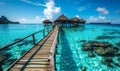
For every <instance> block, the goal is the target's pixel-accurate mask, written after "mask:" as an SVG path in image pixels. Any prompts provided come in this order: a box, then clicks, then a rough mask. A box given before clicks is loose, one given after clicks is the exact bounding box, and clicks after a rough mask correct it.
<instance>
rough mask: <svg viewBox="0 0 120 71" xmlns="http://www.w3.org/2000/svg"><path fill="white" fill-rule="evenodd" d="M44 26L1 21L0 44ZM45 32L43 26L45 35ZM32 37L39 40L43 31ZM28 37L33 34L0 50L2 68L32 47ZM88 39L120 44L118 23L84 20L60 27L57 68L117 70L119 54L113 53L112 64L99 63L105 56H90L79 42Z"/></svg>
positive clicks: (13, 40)
mask: <svg viewBox="0 0 120 71" xmlns="http://www.w3.org/2000/svg"><path fill="white" fill-rule="evenodd" d="M47 27H48V26H44V25H43V24H34V23H32V24H0V48H2V47H3V46H5V45H8V44H10V43H12V42H15V41H17V40H19V39H21V38H24V37H25V36H28V35H30V34H32V33H34V32H37V31H39V30H42V29H45V28H47ZM50 30H51V29H50ZM47 33H48V31H47V30H46V33H45V35H47ZM35 37H36V42H38V41H39V40H41V39H42V38H43V37H44V36H43V32H41V33H39V34H36V35H35ZM31 41H32V37H29V38H27V39H25V40H24V41H22V42H20V43H17V44H15V45H13V46H11V47H9V48H7V49H5V50H1V51H0V59H2V56H3V57H4V58H5V60H4V61H3V62H2V63H1V64H2V68H3V69H4V70H5V69H7V68H8V67H9V66H10V64H12V63H13V62H14V61H15V60H17V59H18V58H19V57H20V56H22V54H23V53H25V52H26V51H28V50H29V49H30V48H32V47H33V43H32V42H31ZM90 41H99V42H109V43H110V44H112V45H113V46H115V47H117V48H120V44H119V43H120V24H109V25H107V24H84V25H81V26H79V27H71V28H70V27H69V28H65V27H64V28H61V29H59V35H58V44H57V47H56V57H55V58H56V59H55V62H56V71H82V70H83V71H120V66H118V65H120V61H119V60H118V58H119V57H120V56H114V57H112V59H113V62H114V63H117V64H118V65H115V64H113V63H111V65H112V67H109V66H107V65H105V64H103V63H101V60H103V59H104V57H103V56H100V55H98V54H96V53H95V52H94V54H95V57H89V56H88V52H87V51H83V50H82V45H83V44H84V43H85V42H90ZM119 52H120V51H119Z"/></svg>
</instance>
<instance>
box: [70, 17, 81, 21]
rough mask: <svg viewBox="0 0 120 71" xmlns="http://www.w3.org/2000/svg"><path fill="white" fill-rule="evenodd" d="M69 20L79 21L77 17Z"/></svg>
mask: <svg viewBox="0 0 120 71" xmlns="http://www.w3.org/2000/svg"><path fill="white" fill-rule="evenodd" d="M71 20H72V21H73V22H79V19H78V18H77V17H75V18H71Z"/></svg>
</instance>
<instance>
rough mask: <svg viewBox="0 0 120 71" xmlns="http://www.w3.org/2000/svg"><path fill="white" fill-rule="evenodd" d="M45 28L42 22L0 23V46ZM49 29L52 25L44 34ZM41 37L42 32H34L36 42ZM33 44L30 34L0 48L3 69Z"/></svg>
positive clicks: (46, 31)
mask: <svg viewBox="0 0 120 71" xmlns="http://www.w3.org/2000/svg"><path fill="white" fill-rule="evenodd" d="M45 28H46V26H44V25H42V24H0V35H1V36H0V47H3V46H5V45H7V44H9V43H11V42H15V41H16V40H18V39H20V38H23V37H25V36H28V35H30V34H32V33H34V32H37V31H40V30H42V29H45ZM51 29H52V26H50V28H49V29H46V30H45V35H47V33H48V31H50V30H51ZM43 37H44V36H43V32H40V33H37V34H35V41H36V43H37V42H38V41H40V40H41V39H42V38H43ZM33 46H34V44H33V40H32V36H31V37H29V38H27V39H25V40H23V41H21V42H19V43H17V44H15V45H12V46H10V47H9V48H7V49H4V50H0V60H1V59H4V60H3V61H2V63H1V64H2V67H3V69H4V70H5V69H6V68H7V67H8V66H10V64H11V63H13V62H14V61H15V60H16V59H18V58H19V57H20V56H21V55H22V54H23V53H25V52H26V51H28V50H29V49H30V48H32V47H33Z"/></svg>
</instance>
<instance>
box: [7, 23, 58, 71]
mask: <svg viewBox="0 0 120 71" xmlns="http://www.w3.org/2000/svg"><path fill="white" fill-rule="evenodd" d="M58 29H59V27H58V26H57V25H56V26H55V27H54V28H53V30H52V31H51V32H50V33H49V34H48V35H47V36H45V37H44V38H43V39H42V40H41V41H40V42H38V43H37V44H36V45H35V46H34V47H33V48H31V49H30V50H29V51H28V52H26V53H25V54H24V55H23V56H22V57H21V58H20V59H18V60H17V61H16V62H14V63H13V64H12V65H11V66H10V67H9V68H8V69H6V71H55V62H54V56H55V48H56V45H57V35H58Z"/></svg>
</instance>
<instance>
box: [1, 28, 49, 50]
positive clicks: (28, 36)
mask: <svg viewBox="0 0 120 71" xmlns="http://www.w3.org/2000/svg"><path fill="white" fill-rule="evenodd" d="M50 27H51V26H50ZM50 27H47V28H45V29H43V30H40V31H37V32H35V33H32V34H30V35H28V36H26V37H24V38H22V39H20V40H17V41H15V42H12V43H10V44H8V45H5V46H3V47H1V48H0V50H2V49H5V48H7V47H10V46H12V45H14V44H16V43H18V42H21V41H23V40H24V39H26V38H28V37H30V36H33V42H34V41H35V37H34V35H35V34H37V33H39V32H42V31H43V32H44V31H45V30H46V29H49V28H50ZM43 35H44V36H45V34H43ZM34 43H35V42H34ZM34 45H35V44H34Z"/></svg>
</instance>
